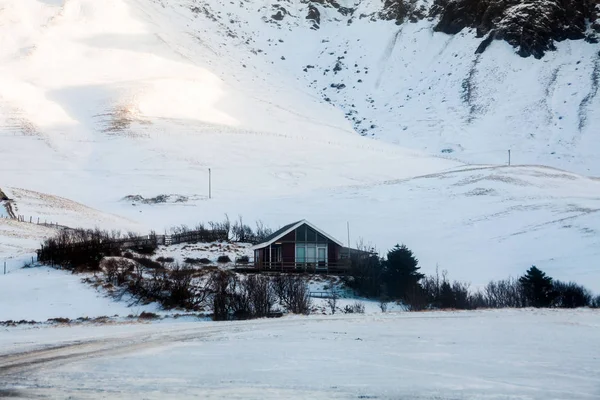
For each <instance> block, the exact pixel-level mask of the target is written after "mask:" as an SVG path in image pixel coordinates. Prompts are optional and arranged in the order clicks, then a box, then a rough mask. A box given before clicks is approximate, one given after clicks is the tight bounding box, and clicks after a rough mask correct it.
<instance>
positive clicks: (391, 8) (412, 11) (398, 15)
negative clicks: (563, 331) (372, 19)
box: [379, 0, 428, 25]
mask: <svg viewBox="0 0 600 400" xmlns="http://www.w3.org/2000/svg"><path fill="white" fill-rule="evenodd" d="M427 14H428V10H427V8H426V7H425V5H424V4H422V3H421V4H420V5H418V2H417V0H407V1H405V0H385V1H384V3H383V9H382V10H381V11H380V12H379V18H380V19H383V20H387V21H396V24H398V25H400V24H401V23H403V22H404V21H406V20H408V21H410V22H417V21H418V20H420V19H423V18H425V17H426V16H427Z"/></svg>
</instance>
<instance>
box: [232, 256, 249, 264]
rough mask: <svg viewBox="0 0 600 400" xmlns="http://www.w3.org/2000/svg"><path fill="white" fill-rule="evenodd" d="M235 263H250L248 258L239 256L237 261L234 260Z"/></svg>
mask: <svg viewBox="0 0 600 400" xmlns="http://www.w3.org/2000/svg"><path fill="white" fill-rule="evenodd" d="M235 262H237V263H238V264H248V263H249V262H250V257H248V256H241V257H239V258H238V259H237V260H235Z"/></svg>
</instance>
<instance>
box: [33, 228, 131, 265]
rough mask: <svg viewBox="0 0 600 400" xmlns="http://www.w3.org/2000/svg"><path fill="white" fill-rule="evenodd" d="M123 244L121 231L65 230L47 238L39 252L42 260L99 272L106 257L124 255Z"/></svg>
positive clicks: (39, 257)
mask: <svg viewBox="0 0 600 400" xmlns="http://www.w3.org/2000/svg"><path fill="white" fill-rule="evenodd" d="M122 246H123V240H122V237H121V235H120V233H119V232H108V231H102V230H99V229H94V230H92V229H64V230H61V231H59V233H58V234H57V235H56V236H54V237H51V238H48V239H46V240H45V241H44V243H43V245H42V248H41V249H40V250H39V251H38V261H39V262H41V263H42V264H52V265H60V266H62V267H65V268H69V269H77V270H81V271H86V270H87V271H97V270H98V269H99V266H100V261H101V260H102V259H103V258H104V257H108V256H120V255H121V253H122Z"/></svg>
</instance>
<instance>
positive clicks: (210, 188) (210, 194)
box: [208, 168, 212, 199]
mask: <svg viewBox="0 0 600 400" xmlns="http://www.w3.org/2000/svg"><path fill="white" fill-rule="evenodd" d="M208 198H209V199H212V171H211V170H210V168H209V169H208Z"/></svg>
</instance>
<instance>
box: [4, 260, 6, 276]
mask: <svg viewBox="0 0 600 400" xmlns="http://www.w3.org/2000/svg"><path fill="white" fill-rule="evenodd" d="M4 275H6V261H4Z"/></svg>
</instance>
